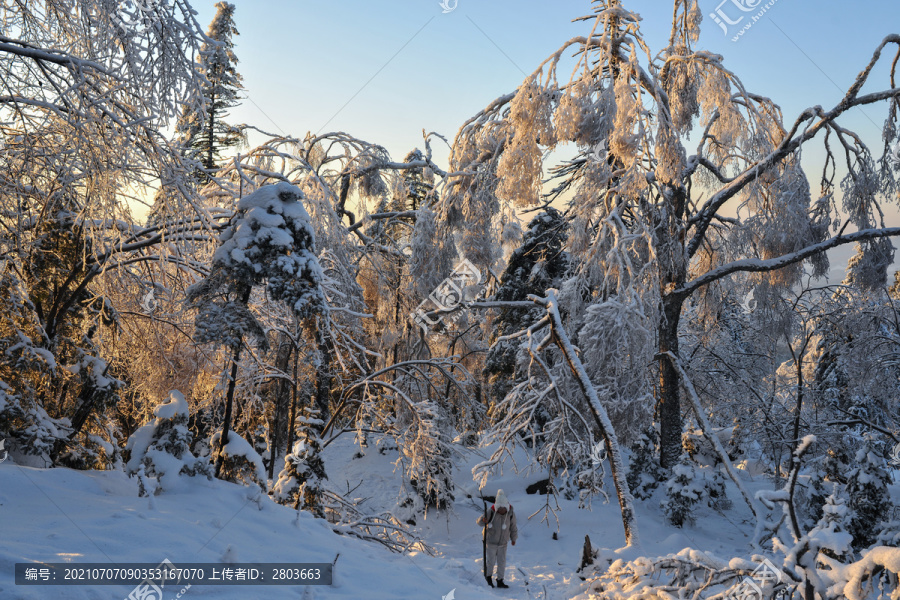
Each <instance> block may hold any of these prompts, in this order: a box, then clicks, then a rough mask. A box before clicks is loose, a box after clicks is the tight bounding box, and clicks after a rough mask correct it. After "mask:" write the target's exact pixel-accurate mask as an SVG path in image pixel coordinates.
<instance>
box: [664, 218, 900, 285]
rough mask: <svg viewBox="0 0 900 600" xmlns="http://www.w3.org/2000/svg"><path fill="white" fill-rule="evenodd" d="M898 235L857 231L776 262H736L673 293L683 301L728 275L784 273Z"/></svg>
mask: <svg viewBox="0 0 900 600" xmlns="http://www.w3.org/2000/svg"><path fill="white" fill-rule="evenodd" d="M897 235H900V227H885V228H883V229H864V230H862V231H857V232H854V233H846V234H840V235H837V236H835V237H833V238H830V239H827V240H825V241H823V242H819V243H818V244H813V245H812V246H807V247H806V248H803V249H802V250H798V251H796V252H791V253H789V254H785V255H783V256H778V257H775V258H769V259H765V260H763V259H759V258H746V259H743V260H736V261H734V262H731V263H728V264H725V265H721V266H719V267H716V268H715V269H712V270H710V271H707V272H706V273H704V274H703V275H700V276H699V277H696V278H694V279H692V280H691V281H689V282H687V283H685V284H684V285H682V286H681V287H679V288H677V289H676V290H674V291H673V292H672V293H673V294H675V295H679V296H682V297H687V296H690V295H691V294H693V293H694V292H695V291H696V290H698V289H700V288H701V287H703V286H705V285H707V284H709V283H712V282H713V281H716V280H719V279H722V278H723V277H725V276H726V275H731V274H732V273H737V272H741V271H743V272H752V273H761V272H767V271H777V270H778V269H783V268H784V267H787V266H789V265H792V264H794V263H798V262H800V261H802V260H806V259H807V258H810V257H811V256H814V255H816V254H819V253H820V252H825V251H826V250H830V249H832V248H835V247H837V246H842V245H844V244H850V243H853V242H861V241H864V240H873V239H878V238H883V237H893V236H897Z"/></svg>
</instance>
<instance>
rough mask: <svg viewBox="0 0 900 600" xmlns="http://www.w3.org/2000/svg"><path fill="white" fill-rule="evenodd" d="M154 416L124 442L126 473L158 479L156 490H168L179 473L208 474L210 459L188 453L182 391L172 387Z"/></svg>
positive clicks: (187, 433) (190, 474) (188, 474)
mask: <svg viewBox="0 0 900 600" xmlns="http://www.w3.org/2000/svg"><path fill="white" fill-rule="evenodd" d="M153 415H154V417H155V418H154V419H153V420H152V421H151V422H150V423H148V424H146V425H144V426H143V427H141V428H140V429H138V430H137V431H135V432H134V433H133V434H132V435H131V437H130V438H128V442H127V443H126V445H125V453H126V458H127V463H126V464H125V470H126V472H127V473H128V474H129V475H135V474H137V473H138V472H140V470H141V468H142V467H143V471H142V473H143V474H144V475H146V476H149V477H156V478H157V479H159V485H158V486H157V488H156V493H157V494H158V493H160V492H161V491H165V490H171V489H173V488H174V487H175V485H176V483H177V481H178V478H179V477H180V476H182V475H187V476H189V477H193V476H197V475H203V476H205V477H207V478H211V477H212V474H211V469H210V464H209V461H208V460H207V459H206V458H198V457H195V456H194V455H193V454H191V438H192V435H191V432H190V430H189V429H188V419H189V418H190V411H189V409H188V404H187V401H186V400H185V399H184V396H183V395H182V394H181V392H179V391H176V390H172V391H171V392H169V395H168V397H167V398H166V399H165V400H164V401H163V402H162V403H161V404H159V405H158V406H157V407H156V408H155V409H154V410H153Z"/></svg>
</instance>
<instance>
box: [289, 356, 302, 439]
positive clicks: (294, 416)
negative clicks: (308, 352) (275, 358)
mask: <svg viewBox="0 0 900 600" xmlns="http://www.w3.org/2000/svg"><path fill="white" fill-rule="evenodd" d="M299 354H300V353H299V352H294V376H293V379H291V416H290V422H289V423H288V438H287V451H288V452H293V451H294V428H295V427H296V426H297V360H298V356H299Z"/></svg>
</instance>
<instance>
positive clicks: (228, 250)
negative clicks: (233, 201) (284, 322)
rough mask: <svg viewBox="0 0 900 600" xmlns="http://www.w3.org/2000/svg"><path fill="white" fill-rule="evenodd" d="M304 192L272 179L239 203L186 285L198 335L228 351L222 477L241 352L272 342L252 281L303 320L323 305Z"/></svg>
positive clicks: (322, 308)
mask: <svg viewBox="0 0 900 600" xmlns="http://www.w3.org/2000/svg"><path fill="white" fill-rule="evenodd" d="M303 199H304V195H303V192H302V191H300V189H299V188H297V187H295V186H293V185H291V184H289V183H285V182H281V183H277V184H274V185H267V186H264V187H261V188H259V189H258V190H256V191H255V192H254V193H252V194H250V195H249V196H247V197H245V198H243V199H241V200H240V202H238V206H237V212H236V213H235V215H234V217H233V218H232V220H231V223H230V224H229V226H228V228H227V229H226V230H225V231H224V232H223V233H222V235H221V236H220V237H219V247H218V249H217V250H216V252H215V254H214V255H213V261H212V267H211V269H210V274H209V276H208V277H207V278H205V279H203V280H202V281H200V282H199V283H197V284H195V285H193V286H191V287H190V288H188V290H187V299H188V301H189V302H191V304H192V305H193V307H195V308H196V309H197V317H196V320H195V327H196V331H195V338H196V339H197V341H199V342H201V343H210V344H214V345H219V346H225V347H227V348H228V349H229V350H230V351H231V369H230V376H229V379H228V388H227V392H226V399H225V420H224V423H223V429H222V434H221V436H220V437H219V438H217V439H219V440H220V444H219V445H220V446H221V448H220V449H219V458H218V460H217V461H216V476H219V474H220V471H221V467H222V462H223V461H224V458H225V456H224V452H223V450H224V449H225V448H226V447H227V446H228V444H229V441H230V440H229V436H228V431H229V428H230V427H231V416H232V405H233V403H234V389H235V384H236V379H237V369H238V362H239V360H240V355H241V350H242V348H243V346H244V344H245V341H246V339H247V338H248V337H252V338H253V340H254V341H255V342H256V343H257V344H258V345H259V346H260V347H261V348H267V347H268V340H267V339H266V334H265V331H264V330H263V328H262V326H261V325H260V323H259V322H258V321H257V319H256V317H255V316H254V315H253V313H252V312H251V310H250V308H249V306H248V302H249V300H250V294H251V292H252V291H253V287H254V286H255V285H260V284H263V283H265V289H266V292H267V294H268V296H269V297H270V298H271V299H272V300H273V301H276V302H283V303H284V304H285V305H286V306H287V307H289V309H290V310H291V311H292V313H293V314H294V315H295V316H296V317H297V318H299V319H305V318H308V317H311V316H313V315H315V314H317V313H319V312H321V311H323V310H324V309H325V297H324V295H323V293H322V289H321V282H322V271H321V268H320V267H319V262H318V259H317V258H316V246H315V238H314V234H313V228H312V225H311V223H310V218H309V214H308V213H307V212H306V209H305V208H304V206H303V203H302V200H303Z"/></svg>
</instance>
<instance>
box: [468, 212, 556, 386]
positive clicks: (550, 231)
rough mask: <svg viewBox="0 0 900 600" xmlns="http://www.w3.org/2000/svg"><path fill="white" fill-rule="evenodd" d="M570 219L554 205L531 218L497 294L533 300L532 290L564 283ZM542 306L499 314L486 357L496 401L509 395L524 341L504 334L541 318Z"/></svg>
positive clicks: (496, 297)
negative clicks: (520, 347)
mask: <svg viewBox="0 0 900 600" xmlns="http://www.w3.org/2000/svg"><path fill="white" fill-rule="evenodd" d="M567 229H568V225H567V223H566V220H565V218H564V217H563V216H562V214H561V213H560V212H559V211H558V210H556V209H555V208H552V207H548V208H547V209H546V210H545V211H543V212H541V213H539V214H538V215H537V216H536V217H534V219H532V220H531V222H530V223H529V224H528V229H527V231H526V232H525V235H524V239H523V240H522V245H521V246H519V247H518V248H517V249H516V250H514V251H513V253H512V255H510V257H509V261H508V262H507V264H506V269H505V270H504V272H503V275H502V276H501V277H500V287H499V288H497V291H496V293H495V294H494V296H493V298H492V299H493V300H497V301H501V302H508V301H518V302H522V301H527V300H528V296H529V294H542V293H543V292H544V291H545V290H547V289H550V288H555V289H558V288H559V287H560V284H561V283H562V281H563V278H564V277H565V275H566V271H567V269H568V266H569V265H568V257H567V255H566V252H565V251H564V250H563V246H564V245H565V243H566V239H567ZM539 314H540V310H539V307H536V306H531V307H526V308H502V309H501V310H500V314H499V315H498V316H497V317H496V319H495V320H494V323H495V326H494V330H493V335H492V338H493V339H492V342H493V345H492V346H491V350H490V352H488V355H487V358H486V359H485V365H484V374H485V376H486V377H487V384H488V386H489V388H488V394H489V395H490V398H491V402H492V403H497V402H500V401H501V400H503V398H504V397H505V396H506V394H507V393H508V392H509V390H510V389H511V388H512V386H513V384H514V382H515V381H516V380H517V379H518V380H521V376H519V377H517V376H516V363H517V358H516V356H517V354H518V347H519V345H520V344H519V342H518V341H517V340H511V339H502V338H503V336H508V335H511V334H513V333H516V332H517V331H521V330H522V329H526V328H527V327H528V326H529V325H530V324H531V323H533V322H534V321H535V320H537V317H538V315H539Z"/></svg>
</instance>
